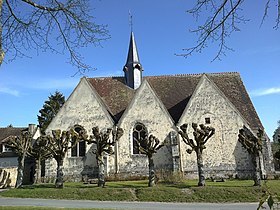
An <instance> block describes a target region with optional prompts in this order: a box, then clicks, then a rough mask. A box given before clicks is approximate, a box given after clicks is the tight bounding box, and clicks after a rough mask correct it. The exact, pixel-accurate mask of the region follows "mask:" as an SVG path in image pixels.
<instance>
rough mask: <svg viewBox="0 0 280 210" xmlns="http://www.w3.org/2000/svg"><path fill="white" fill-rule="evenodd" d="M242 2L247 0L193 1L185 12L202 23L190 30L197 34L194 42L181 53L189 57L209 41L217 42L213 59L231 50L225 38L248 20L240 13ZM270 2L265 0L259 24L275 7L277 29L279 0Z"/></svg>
mask: <svg viewBox="0 0 280 210" xmlns="http://www.w3.org/2000/svg"><path fill="white" fill-rule="evenodd" d="M244 2H247V1H244V0H235V1H232V0H223V1H212V0H211V1H209V0H200V1H195V5H194V6H193V7H192V8H191V9H189V10H188V11H187V12H188V13H189V14H191V15H192V16H194V17H195V18H196V20H197V21H202V24H199V25H198V27H197V28H196V29H194V30H191V32H193V33H195V34H197V42H196V44H195V45H194V46H193V47H189V48H186V49H184V51H185V52H184V53H183V54H181V55H182V56H184V57H189V56H190V55H192V54H193V53H195V52H198V53H200V52H202V51H203V49H204V48H206V47H207V46H208V44H209V43H211V42H217V43H218V49H217V53H216V55H215V57H214V58H213V60H216V59H221V56H223V55H226V51H228V50H233V49H232V48H230V47H229V46H228V45H227V39H228V38H230V36H231V34H232V33H233V32H238V31H240V28H239V25H240V24H245V23H248V21H249V20H248V19H246V18H245V17H244V16H243V14H242V11H243V7H244ZM272 2H274V1H271V0H266V1H265V3H264V4H265V9H264V12H263V18H262V21H261V24H263V22H264V20H265V18H266V17H267V16H268V10H269V9H270V7H276V9H277V14H276V20H275V27H274V28H275V29H278V27H279V24H280V10H279V8H280V1H278V2H276V3H275V5H271V4H273V3H272ZM259 3H260V2H258V4H259ZM245 15H246V13H245Z"/></svg>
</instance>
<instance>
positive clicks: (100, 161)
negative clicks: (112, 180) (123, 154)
mask: <svg viewBox="0 0 280 210" xmlns="http://www.w3.org/2000/svg"><path fill="white" fill-rule="evenodd" d="M111 133H112V138H110V134H111ZM92 134H93V135H91V136H90V138H87V137H86V135H85V134H84V139H85V141H87V142H88V144H92V143H93V144H95V145H96V149H95V150H94V151H93V153H94V154H95V156H96V161H97V165H98V186H99V187H104V186H105V164H104V155H105V154H108V155H112V154H113V153H114V151H113V148H112V147H113V146H114V145H115V143H116V141H118V140H119V138H120V137H121V136H122V135H123V130H122V129H121V128H117V127H114V128H113V129H111V128H108V129H107V130H106V132H102V131H99V128H98V126H96V127H93V128H92Z"/></svg>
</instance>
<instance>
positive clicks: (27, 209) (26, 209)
mask: <svg viewBox="0 0 280 210" xmlns="http://www.w3.org/2000/svg"><path fill="white" fill-rule="evenodd" d="M18 209H20V210H61V209H62V208H52V207H39V206H0V210H18ZM63 210H81V209H77V208H63ZM83 210H104V209H96V208H93V209H85V208H83ZM107 210H110V209H107Z"/></svg>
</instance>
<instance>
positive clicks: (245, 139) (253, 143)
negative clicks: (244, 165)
mask: <svg viewBox="0 0 280 210" xmlns="http://www.w3.org/2000/svg"><path fill="white" fill-rule="evenodd" d="M262 138H263V130H261V129H259V130H258V133H257V136H255V135H254V134H253V133H252V132H251V131H250V130H249V129H248V128H247V127H246V126H245V125H244V126H243V128H242V129H240V130H239V134H238V141H239V142H240V143H241V144H242V146H243V147H244V148H245V149H246V150H247V151H248V153H249V154H250V156H251V158H252V162H253V165H254V186H261V169H260V156H261V153H262Z"/></svg>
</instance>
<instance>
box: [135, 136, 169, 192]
mask: <svg viewBox="0 0 280 210" xmlns="http://www.w3.org/2000/svg"><path fill="white" fill-rule="evenodd" d="M135 141H136V142H137V144H138V147H139V151H140V153H141V154H145V155H146V156H147V157H148V160H149V183H148V186H149V187H153V186H155V185H156V183H155V179H156V176H155V165H154V160H153V155H154V154H155V153H157V151H158V150H159V149H160V148H162V147H163V146H164V142H163V143H161V144H160V141H159V139H158V138H156V137H155V136H153V135H150V136H149V137H148V136H147V135H146V136H145V137H144V138H141V139H140V140H138V139H135Z"/></svg>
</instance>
